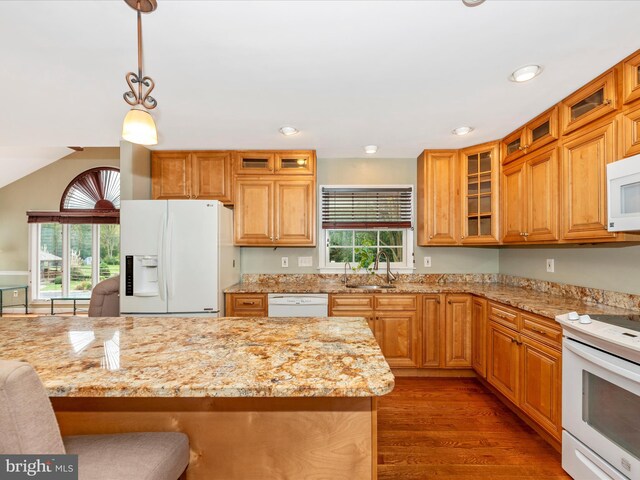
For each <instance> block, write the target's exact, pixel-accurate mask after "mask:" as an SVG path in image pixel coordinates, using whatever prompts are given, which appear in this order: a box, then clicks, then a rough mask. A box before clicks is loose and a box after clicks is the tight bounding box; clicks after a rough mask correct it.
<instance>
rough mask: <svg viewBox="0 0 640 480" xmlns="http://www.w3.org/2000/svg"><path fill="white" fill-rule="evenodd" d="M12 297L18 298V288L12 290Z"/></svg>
mask: <svg viewBox="0 0 640 480" xmlns="http://www.w3.org/2000/svg"><path fill="white" fill-rule="evenodd" d="M13 298H18V290H14V291H13Z"/></svg>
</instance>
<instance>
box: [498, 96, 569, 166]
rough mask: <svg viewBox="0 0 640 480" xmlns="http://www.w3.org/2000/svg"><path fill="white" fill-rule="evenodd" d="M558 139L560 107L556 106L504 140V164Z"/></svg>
mask: <svg viewBox="0 0 640 480" xmlns="http://www.w3.org/2000/svg"><path fill="white" fill-rule="evenodd" d="M558 137H559V134H558V107H557V106H554V107H552V108H550V109H549V110H547V111H545V112H543V113H541V114H540V115H538V116H537V117H536V118H534V119H533V120H531V121H530V122H529V123H527V124H526V125H525V126H524V127H521V128H519V129H518V130H516V131H515V132H513V133H511V134H509V135H507V136H506V137H505V138H504V139H503V140H502V163H503V164H507V163H510V162H512V161H514V160H517V159H518V158H520V157H522V156H523V155H525V154H527V153H531V152H533V151H535V150H537V149H538V148H541V147H544V146H545V145H548V144H549V143H551V142H554V141H556V140H557V139H558Z"/></svg>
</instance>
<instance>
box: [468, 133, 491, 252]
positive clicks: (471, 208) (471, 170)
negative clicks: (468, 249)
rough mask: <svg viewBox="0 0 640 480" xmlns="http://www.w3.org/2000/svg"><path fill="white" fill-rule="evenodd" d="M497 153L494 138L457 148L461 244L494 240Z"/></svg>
mask: <svg viewBox="0 0 640 480" xmlns="http://www.w3.org/2000/svg"><path fill="white" fill-rule="evenodd" d="M499 157H500V153H499V148H498V144H497V143H495V142H494V143H486V144H483V145H477V146H475V147H472V148H467V149H464V150H461V151H460V163H461V166H460V172H461V179H462V185H461V192H462V194H461V205H460V208H461V213H462V214H461V225H460V226H461V231H462V234H461V237H460V240H461V242H462V244H496V243H498V235H499V234H498V205H499V195H498V185H499V181H500V175H499V170H500V159H499Z"/></svg>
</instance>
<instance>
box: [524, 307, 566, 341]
mask: <svg viewBox="0 0 640 480" xmlns="http://www.w3.org/2000/svg"><path fill="white" fill-rule="evenodd" d="M554 323H555V322H553V321H552V320H547V319H545V318H541V317H536V316H533V315H531V314H528V313H523V314H522V330H521V331H522V333H524V334H526V335H528V336H529V337H532V338H535V339H537V340H539V341H541V342H543V343H546V344H548V345H551V346H553V347H556V348H560V346H561V344H562V328H560V325H558V324H557V323H556V324H555V325H554Z"/></svg>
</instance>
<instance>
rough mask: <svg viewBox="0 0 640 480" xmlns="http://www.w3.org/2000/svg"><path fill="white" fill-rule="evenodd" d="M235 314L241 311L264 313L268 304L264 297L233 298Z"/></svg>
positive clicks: (245, 296) (244, 296)
mask: <svg viewBox="0 0 640 480" xmlns="http://www.w3.org/2000/svg"><path fill="white" fill-rule="evenodd" d="M232 305H233V310H234V312H240V311H249V310H251V311H263V310H265V309H266V306H267V303H266V299H265V296H264V295H242V296H236V295H234V297H233V303H232Z"/></svg>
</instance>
